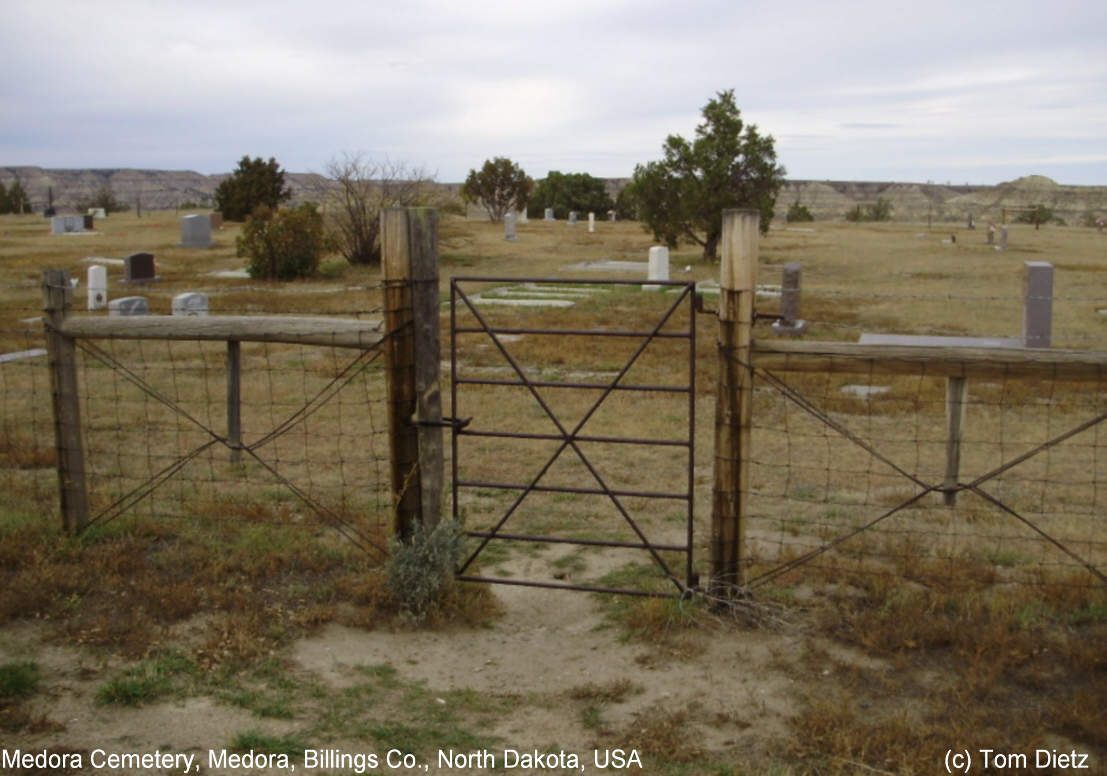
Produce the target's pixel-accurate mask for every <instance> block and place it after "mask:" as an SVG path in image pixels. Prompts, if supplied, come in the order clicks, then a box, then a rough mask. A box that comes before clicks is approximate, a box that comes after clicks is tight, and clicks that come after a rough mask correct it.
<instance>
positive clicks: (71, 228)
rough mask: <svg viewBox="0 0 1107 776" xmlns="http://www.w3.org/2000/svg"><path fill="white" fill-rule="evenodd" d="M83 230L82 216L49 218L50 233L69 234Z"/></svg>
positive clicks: (83, 220)
mask: <svg viewBox="0 0 1107 776" xmlns="http://www.w3.org/2000/svg"><path fill="white" fill-rule="evenodd" d="M84 230H85V218H84V216H53V217H52V218H51V219H50V234H70V233H73V232H83V231H84Z"/></svg>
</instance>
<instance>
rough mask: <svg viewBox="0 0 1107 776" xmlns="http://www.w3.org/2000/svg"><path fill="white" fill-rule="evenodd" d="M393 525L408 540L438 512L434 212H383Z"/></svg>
mask: <svg viewBox="0 0 1107 776" xmlns="http://www.w3.org/2000/svg"><path fill="white" fill-rule="evenodd" d="M381 264H382V267H383V271H384V299H385V303H384V306H385V325H386V328H387V330H388V342H387V343H386V345H385V357H386V359H387V365H386V374H387V379H388V404H389V416H388V420H389V449H390V451H391V468H392V494H393V499H394V502H395V504H396V515H395V521H394V531H395V534H396V535H397V536H399V537H400V538H401V539H405V540H406V539H407V538H408V537H410V536H411V532H412V530H413V529H414V527H415V524H416V522H418V521H422V522H423V524H424V525H425V526H426V527H427V528H433V527H434V526H436V525H437V524H438V521H439V518H440V517H441V515H442V489H443V485H444V483H445V476H444V471H443V467H444V463H443V450H442V393H441V383H440V380H439V364H440V363H441V358H442V354H441V341H440V336H439V315H438V308H439V299H438V211H437V210H435V209H434V208H385V209H384V210H382V211H381Z"/></svg>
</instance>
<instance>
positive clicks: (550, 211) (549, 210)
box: [542, 207, 554, 221]
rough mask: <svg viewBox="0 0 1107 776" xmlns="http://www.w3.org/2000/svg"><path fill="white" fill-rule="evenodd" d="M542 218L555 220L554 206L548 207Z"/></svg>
mask: <svg viewBox="0 0 1107 776" xmlns="http://www.w3.org/2000/svg"><path fill="white" fill-rule="evenodd" d="M542 220H543V221H553V220H554V217H553V208H552V207H548V208H546V213H545V215H544V216H543V217H542Z"/></svg>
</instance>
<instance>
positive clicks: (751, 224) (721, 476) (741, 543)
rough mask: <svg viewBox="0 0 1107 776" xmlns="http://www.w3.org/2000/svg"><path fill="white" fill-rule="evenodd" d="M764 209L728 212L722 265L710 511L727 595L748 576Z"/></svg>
mask: <svg viewBox="0 0 1107 776" xmlns="http://www.w3.org/2000/svg"><path fill="white" fill-rule="evenodd" d="M760 219H761V213H760V212H759V211H757V210H724V211H723V233H722V240H721V242H722V263H721V266H720V268H719V286H720V293H719V338H718V347H719V378H718V386H717V387H718V390H717V391H716V394H715V396H716V399H715V485H714V493H713V499H712V512H711V584H710V589H711V590H712V591H713V593H715V594H717V595H725V594H727V593H729V592H731V591H732V590H733V588H734V587H735V586H736V585H741V584H742V583H743V582H744V580H745V569H744V568H742V565H741V561H742V556H743V555H744V554H745V525H744V521H745V518H746V514H747V510H748V507H749V503H748V502H749V493H750V429H751V418H752V409H753V369H752V367H751V365H750V343H751V341H752V335H753V313H754V310H753V306H754V299H755V294H756V291H757V251H758V244H759V241H760V233H759V231H758V229H759V226H760Z"/></svg>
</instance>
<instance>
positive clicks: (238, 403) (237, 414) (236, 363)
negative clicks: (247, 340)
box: [227, 340, 242, 463]
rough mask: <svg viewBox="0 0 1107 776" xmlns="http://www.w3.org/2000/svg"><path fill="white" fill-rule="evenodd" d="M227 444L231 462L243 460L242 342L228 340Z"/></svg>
mask: <svg viewBox="0 0 1107 776" xmlns="http://www.w3.org/2000/svg"><path fill="white" fill-rule="evenodd" d="M227 445H228V446H229V447H230V449H231V455H230V461H231V463H238V462H239V461H241V460H242V343H241V342H239V341H237V340H227Z"/></svg>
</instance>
